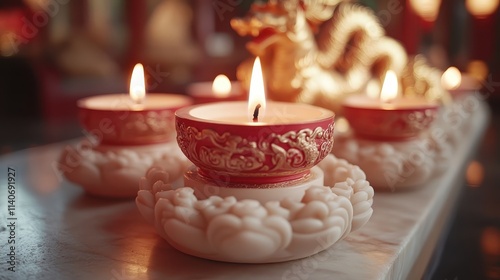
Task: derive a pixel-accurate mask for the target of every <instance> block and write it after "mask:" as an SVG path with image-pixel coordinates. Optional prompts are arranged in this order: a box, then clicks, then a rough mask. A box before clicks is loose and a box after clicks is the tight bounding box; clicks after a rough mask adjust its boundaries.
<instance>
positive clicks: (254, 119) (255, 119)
mask: <svg viewBox="0 0 500 280" xmlns="http://www.w3.org/2000/svg"><path fill="white" fill-rule="evenodd" d="M260 107H261V106H260V104H257V106H255V110H254V111H253V122H258V121H259V109H260Z"/></svg>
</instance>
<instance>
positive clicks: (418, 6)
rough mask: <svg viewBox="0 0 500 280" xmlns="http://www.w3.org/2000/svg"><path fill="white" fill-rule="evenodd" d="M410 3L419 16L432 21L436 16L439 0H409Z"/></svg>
mask: <svg viewBox="0 0 500 280" xmlns="http://www.w3.org/2000/svg"><path fill="white" fill-rule="evenodd" d="M410 5H411V7H412V8H413V10H414V11H415V13H416V14H417V15H419V16H420V17H421V18H423V19H424V20H426V21H429V22H434V21H435V20H436V18H437V16H438V12H439V6H440V5H441V0H410Z"/></svg>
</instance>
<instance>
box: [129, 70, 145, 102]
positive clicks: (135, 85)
mask: <svg viewBox="0 0 500 280" xmlns="http://www.w3.org/2000/svg"><path fill="white" fill-rule="evenodd" d="M129 94H130V98H131V99H132V100H133V101H134V102H135V103H142V101H144V99H145V98H146V83H145V80H144V67H143V66H142V64H140V63H137V64H136V65H135V67H134V70H133V71H132V77H131V78H130V91H129Z"/></svg>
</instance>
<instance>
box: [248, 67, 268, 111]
mask: <svg viewBox="0 0 500 280" xmlns="http://www.w3.org/2000/svg"><path fill="white" fill-rule="evenodd" d="M259 105H260V106H259ZM257 107H259V108H257ZM265 109H266V92H265V87H264V78H263V76H262V66H261V64H260V59H259V58H258V57H257V58H256V59H255V62H254V63H253V69H252V77H251V78H250V89H249V94H248V116H249V119H253V120H254V121H257V120H258V119H262V117H263V116H264V112H265ZM254 113H258V116H257V117H254Z"/></svg>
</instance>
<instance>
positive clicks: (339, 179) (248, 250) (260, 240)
mask: <svg viewBox="0 0 500 280" xmlns="http://www.w3.org/2000/svg"><path fill="white" fill-rule="evenodd" d="M321 165H322V167H323V170H325V171H326V173H325V174H323V173H324V172H323V171H322V170H321V169H319V168H315V169H314V170H313V171H312V172H311V173H312V174H314V176H317V177H316V178H315V179H313V180H311V181H310V182H309V183H305V182H304V181H301V182H300V183H298V184H306V185H307V187H304V189H303V190H301V192H303V193H302V195H299V196H296V195H293V194H292V195H290V196H289V195H288V191H289V190H292V192H294V190H293V186H294V185H291V186H284V187H282V188H280V189H279V194H280V195H279V196H276V195H275V194H273V196H274V198H275V199H269V198H268V197H267V195H268V194H269V189H267V188H254V189H253V191H254V192H253V194H252V195H253V196H254V197H253V198H246V196H247V195H246V194H244V195H241V196H240V195H239V193H238V192H239V191H241V190H234V191H233V192H232V193H224V194H223V193H220V195H212V196H210V197H208V198H200V197H197V196H196V191H195V190H194V189H193V188H191V187H181V188H177V189H176V188H175V187H174V186H172V185H171V184H170V183H168V182H169V181H170V178H169V175H168V172H167V171H165V170H163V169H161V168H152V169H150V170H149V171H148V173H147V175H146V177H145V178H142V179H141V183H140V189H141V190H140V191H139V193H138V195H137V199H136V204H137V207H138V209H139V211H140V212H141V214H142V215H143V216H144V218H146V219H147V220H148V221H149V222H151V223H152V224H154V226H155V228H156V230H157V231H158V233H159V234H160V235H161V236H162V237H163V238H164V239H165V240H167V242H168V243H170V244H171V245H172V246H173V247H175V248H176V249H178V250H179V251H182V252H184V253H186V254H189V255H193V256H197V257H201V258H206V259H211V260H217V261H225V262H237V263H270V262H281V261H288V260H294V259H299V258H304V257H307V256H310V255H313V254H316V253H318V252H320V251H323V250H325V249H326V248H328V247H330V246H332V245H334V244H335V243H337V242H338V241H339V240H341V239H343V238H344V237H345V236H346V235H347V234H349V233H350V232H351V231H354V230H356V229H358V228H360V227H361V226H363V225H364V224H365V223H366V222H367V221H368V220H369V218H370V217H371V215H372V212H373V210H372V208H371V206H372V203H373V194H374V191H373V188H372V187H371V186H370V184H369V183H368V182H367V181H366V178H365V175H364V173H363V171H361V169H360V168H359V167H357V166H353V165H351V164H349V163H347V162H346V161H345V160H340V159H337V158H335V157H334V156H333V155H329V156H328V157H327V158H326V159H325V162H324V163H322V164H321ZM317 179H321V180H320V182H319V183H321V184H320V185H316V183H317V181H316V180H317ZM303 186H304V185H303ZM233 195H234V196H233ZM249 196H251V195H249Z"/></svg>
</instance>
